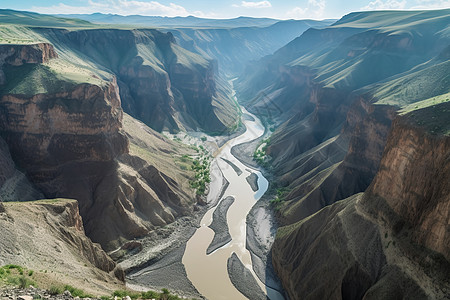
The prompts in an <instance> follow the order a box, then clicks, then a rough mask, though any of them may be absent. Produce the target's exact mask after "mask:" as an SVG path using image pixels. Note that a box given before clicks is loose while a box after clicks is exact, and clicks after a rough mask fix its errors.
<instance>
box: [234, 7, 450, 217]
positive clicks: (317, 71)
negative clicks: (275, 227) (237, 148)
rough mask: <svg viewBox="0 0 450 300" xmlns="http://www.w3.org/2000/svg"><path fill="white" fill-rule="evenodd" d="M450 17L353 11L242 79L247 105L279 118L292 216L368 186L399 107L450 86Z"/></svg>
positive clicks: (279, 158)
mask: <svg viewBox="0 0 450 300" xmlns="http://www.w3.org/2000/svg"><path fill="white" fill-rule="evenodd" d="M448 21H449V14H448V10H442V11H422V12H421V11H416V12H367V13H366V12H364V13H352V14H350V15H348V16H345V17H344V18H342V19H341V20H340V21H338V22H336V23H335V24H333V25H332V26H330V27H328V28H325V29H320V30H318V29H310V30H308V31H306V32H305V33H304V34H303V35H302V36H301V37H299V38H297V39H296V40H294V41H292V42H291V43H289V44H288V45H286V47H283V48H282V49H280V50H279V51H277V52H276V53H275V54H274V55H272V56H268V57H266V58H264V59H263V60H262V61H261V65H260V66H255V67H253V68H250V69H249V70H248V73H246V75H245V76H242V77H241V78H240V79H239V82H238V83H237V86H238V88H239V91H240V95H241V97H242V99H244V100H247V101H245V102H244V104H245V105H246V106H247V107H248V108H249V110H250V111H252V112H255V113H257V114H259V115H260V116H263V117H265V118H266V119H267V120H270V121H272V122H273V121H275V122H277V124H279V127H278V129H277V130H276V131H275V132H274V134H273V135H272V137H271V139H270V142H269V145H268V147H267V151H266V152H267V154H268V155H269V156H270V157H271V161H270V163H271V167H272V171H273V173H274V174H275V175H276V176H277V179H278V184H279V187H283V188H284V196H283V197H282V198H283V199H281V200H285V201H282V202H281V203H280V204H278V209H279V210H280V217H281V219H282V221H283V222H284V223H285V224H290V223H292V222H296V221H298V220H301V219H302V218H305V217H307V216H308V215H310V214H312V213H314V212H317V211H318V210H319V209H321V208H322V207H324V206H326V205H329V204H331V203H333V202H335V201H337V200H341V199H344V198H346V197H349V196H350V195H352V194H354V193H357V192H362V191H364V190H365V189H366V188H367V187H368V185H369V184H370V182H371V180H372V179H373V177H374V175H375V173H376V171H377V169H378V166H379V162H380V159H381V155H382V152H383V148H384V144H385V142H386V138H387V135H388V132H389V129H390V124H391V122H392V120H393V119H394V117H395V115H396V113H395V111H396V110H397V109H398V108H400V107H403V106H405V105H409V104H411V103H414V102H417V101H421V100H424V99H427V98H430V97H434V96H439V95H441V94H445V93H447V92H448V87H449V85H448V80H449V75H448V74H449V72H448V70H449V69H448V68H449V65H448V49H447V48H448V44H449V42H450V41H449V36H448V34H447V31H448V25H447V24H448ZM425 45H427V46H425ZM436 83H437V84H436ZM252 87H253V88H252ZM255 95H256V97H255Z"/></svg>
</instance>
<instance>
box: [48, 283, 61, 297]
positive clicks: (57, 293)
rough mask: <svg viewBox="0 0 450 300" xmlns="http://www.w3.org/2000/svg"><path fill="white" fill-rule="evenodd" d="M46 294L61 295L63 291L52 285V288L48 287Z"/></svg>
mask: <svg viewBox="0 0 450 300" xmlns="http://www.w3.org/2000/svg"><path fill="white" fill-rule="evenodd" d="M48 293H49V294H50V295H52V296H54V295H59V294H62V293H63V290H62V288H61V287H60V286H57V285H52V286H51V287H50V289H49V290H48Z"/></svg>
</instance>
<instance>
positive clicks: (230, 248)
mask: <svg viewBox="0 0 450 300" xmlns="http://www.w3.org/2000/svg"><path fill="white" fill-rule="evenodd" d="M242 110H243V113H245V114H248V115H250V116H252V117H253V118H254V120H253V121H252V120H243V123H244V125H245V127H246V131H245V132H244V133H243V134H242V135H240V136H238V137H236V138H234V139H231V140H230V141H228V142H227V143H226V144H225V145H224V146H222V147H221V148H220V149H219V150H218V151H216V153H215V154H214V158H213V161H212V164H211V165H212V170H211V173H212V176H211V177H212V178H211V179H212V182H211V188H210V193H209V194H208V202H209V201H212V200H213V198H214V197H218V196H219V192H220V186H221V183H222V179H221V178H220V176H214V174H217V171H218V170H217V168H218V169H220V170H221V171H222V173H223V175H224V176H225V178H226V179H227V180H228V182H229V186H228V187H227V189H226V191H225V193H224V194H223V196H222V198H221V199H220V201H222V199H225V198H226V197H227V196H233V197H234V198H235V201H234V203H233V204H232V205H231V207H230V208H229V210H228V214H227V223H228V227H229V231H230V235H231V238H232V240H231V242H229V243H228V244H226V245H225V246H223V247H221V248H219V249H217V250H216V251H214V252H212V253H211V254H209V255H207V254H206V249H207V248H208V246H209V244H210V243H211V241H212V239H213V237H214V232H213V230H212V229H210V228H209V227H208V225H210V224H211V222H212V216H213V213H214V210H215V209H216V208H217V205H216V206H215V207H213V208H211V209H210V210H208V211H207V212H206V214H205V215H204V217H203V218H202V220H201V222H200V228H198V229H197V231H196V232H195V234H194V235H193V236H192V237H191V238H190V239H189V241H188V242H187V244H186V250H185V253H184V255H183V260H182V262H183V264H184V266H185V269H186V273H187V275H188V278H189V280H191V282H192V283H193V285H194V286H195V287H196V288H197V290H198V291H199V292H200V293H201V294H202V295H203V296H205V297H206V298H208V299H210V300H216V299H247V298H246V297H245V296H244V295H242V294H241V293H240V292H239V291H238V290H237V289H236V288H235V287H234V286H233V284H232V283H231V280H230V278H229V275H228V270H227V261H228V258H229V257H231V255H232V253H236V254H237V256H238V257H239V259H240V260H241V262H242V263H243V264H244V265H245V266H246V267H247V268H248V269H249V270H250V271H251V272H252V274H253V276H254V277H255V279H256V280H257V282H258V283H259V285H260V287H261V289H262V290H263V291H264V292H265V293H266V294H268V295H269V297H270V298H271V299H280V295H279V294H278V293H277V292H275V291H274V290H271V289H269V288H266V286H265V285H264V283H262V282H261V281H259V279H258V277H257V276H256V274H255V273H254V271H253V268H252V261H251V257H250V253H249V251H248V250H247V249H246V247H245V243H246V217H247V214H248V213H249V211H250V209H251V208H252V206H253V205H254V204H255V203H256V201H258V200H259V199H260V198H261V196H262V195H263V194H264V193H265V192H266V190H267V188H268V181H267V180H266V178H264V176H263V175H262V174H261V172H259V171H257V170H254V169H251V168H249V167H247V166H245V165H243V164H242V163H241V162H240V161H239V160H238V159H237V158H236V157H235V156H234V155H232V154H231V148H232V147H233V146H234V145H238V144H241V143H244V142H248V141H252V140H254V139H256V138H258V137H260V136H262V135H263V134H264V126H263V125H262V123H261V121H260V120H259V119H258V118H257V117H256V116H254V115H252V114H251V113H249V112H247V111H246V110H245V109H244V108H243V109H242ZM246 119H249V118H246ZM221 158H224V159H227V160H229V161H231V162H232V163H233V164H235V165H236V166H237V167H239V168H240V169H241V170H242V172H243V173H242V174H241V175H240V176H238V174H237V173H236V172H235V171H234V170H233V168H232V167H231V166H230V165H229V164H228V163H227V162H225V161H224V160H223V159H221ZM214 168H216V170H214ZM249 171H251V172H252V173H256V174H257V175H258V186H259V189H258V190H257V191H256V192H254V191H253V190H252V189H251V187H250V185H249V184H248V182H247V180H246V177H247V176H248V175H250V174H251V172H249ZM219 180H220V182H218V181H219ZM281 299H282V298H281Z"/></svg>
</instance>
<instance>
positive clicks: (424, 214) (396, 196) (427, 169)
mask: <svg viewBox="0 0 450 300" xmlns="http://www.w3.org/2000/svg"><path fill="white" fill-rule="evenodd" d="M409 118H411V117H409ZM409 118H408V117H401V118H398V119H396V121H395V122H394V124H393V128H392V132H391V134H390V137H389V140H388V142H387V144H386V148H385V152H384V156H383V160H382V162H381V166H380V170H379V172H378V173H377V175H376V177H375V179H374V180H373V182H372V184H371V186H370V188H369V189H368V190H367V192H366V196H365V197H366V199H365V202H366V203H367V205H369V206H373V205H370V201H371V198H377V197H380V198H382V199H383V200H384V201H385V203H386V205H387V206H388V207H389V210H390V213H387V212H385V211H377V210H376V208H372V213H373V214H375V215H376V216H377V218H382V219H384V220H385V221H386V222H387V226H389V227H390V228H391V229H392V230H393V231H394V234H400V233H401V232H408V233H409V239H410V240H411V242H412V243H414V244H417V245H421V246H423V247H425V248H427V249H430V250H432V251H435V252H437V253H440V254H442V255H443V256H444V257H445V259H446V260H447V261H449V260H450V229H449V227H448V220H449V217H450V215H449V214H450V184H449V182H448V178H450V163H449V160H450V138H449V137H448V136H443V135H431V134H429V133H427V132H426V131H425V130H423V129H421V128H418V127H413V126H412V124H411V121H410V120H408V119H409ZM380 201H381V200H380Z"/></svg>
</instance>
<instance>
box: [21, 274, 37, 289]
mask: <svg viewBox="0 0 450 300" xmlns="http://www.w3.org/2000/svg"><path fill="white" fill-rule="evenodd" d="M30 285H35V283H34V282H33V281H31V280H30V279H28V278H26V277H25V276H23V275H22V276H20V277H19V287H20V288H21V289H24V288H26V287H28V286H30Z"/></svg>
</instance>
